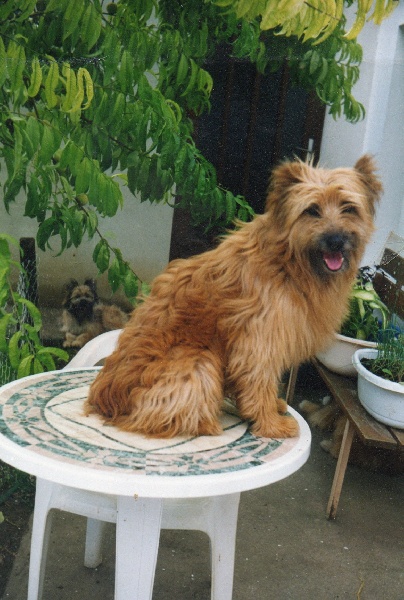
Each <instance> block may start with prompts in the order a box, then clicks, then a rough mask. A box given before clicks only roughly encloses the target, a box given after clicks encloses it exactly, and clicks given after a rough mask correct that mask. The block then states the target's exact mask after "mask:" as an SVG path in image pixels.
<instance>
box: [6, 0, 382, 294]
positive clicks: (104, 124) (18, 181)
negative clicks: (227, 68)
mask: <svg viewBox="0 0 404 600" xmlns="http://www.w3.org/2000/svg"><path fill="white" fill-rule="evenodd" d="M324 4H325V6H324ZM348 4H350V2H348ZM370 4H372V3H371V2H370V3H369V2H362V1H359V2H358V17H357V21H356V23H355V25H354V27H353V29H352V30H351V31H350V32H349V34H348V35H347V36H346V35H344V27H345V17H344V15H343V2H342V0H335V1H334V0H327V2H326V3H324V2H320V1H319V0H311V1H310V2H305V1H303V0H287V1H285V0H283V1H282V2H274V0H248V1H247V0H184V1H183V2H181V3H179V2H172V1H171V0H159V1H158V2H156V1H155V0H118V1H117V2H116V3H115V2H110V3H103V2H102V1H101V0H5V1H4V2H3V3H2V4H1V6H0V106H1V115H0V158H2V159H3V164H4V167H5V172H6V180H5V183H4V189H3V197H4V203H5V207H6V209H7V210H11V204H12V203H13V202H14V200H15V199H16V197H17V195H18V194H19V193H20V192H23V193H24V196H25V198H26V204H25V215H26V216H27V217H30V218H32V219H35V220H36V221H37V223H38V232H37V243H38V246H39V247H40V248H41V249H43V250H45V249H46V248H49V247H53V248H55V246H56V248H57V249H58V251H59V252H63V251H64V250H65V249H66V248H69V247H70V246H76V247H77V246H79V245H80V244H81V242H82V240H83V238H85V237H87V238H90V239H92V238H94V237H96V238H97V240H98V241H97V244H96V247H95V251H94V255H93V258H94V261H95V263H96V265H97V266H98V269H99V271H100V272H107V273H108V279H109V281H110V283H111V286H112V289H113V290H114V291H115V290H116V289H118V288H119V286H121V285H122V286H123V288H124V291H125V292H126V294H127V295H128V296H129V297H134V296H135V295H136V291H137V286H138V281H137V277H136V275H135V273H134V272H133V271H132V269H131V267H130V265H129V263H128V262H127V261H126V260H125V259H124V257H123V254H122V252H121V250H120V249H119V248H115V247H111V246H110V243H109V242H108V240H107V239H105V238H103V237H102V235H101V233H100V230H99V228H98V223H99V220H100V219H104V218H106V217H109V218H111V217H113V216H114V215H115V214H116V212H117V211H118V210H119V209H120V208H121V206H122V203H123V198H122V191H121V185H122V184H124V185H125V184H126V185H127V186H128V188H129V190H130V191H131V192H132V193H133V194H134V195H137V196H138V197H139V198H140V199H141V201H148V202H152V203H153V202H169V201H171V200H174V201H176V202H177V203H179V205H180V206H183V207H186V208H188V209H189V210H190V213H191V215H192V219H193V221H194V223H196V224H201V223H203V224H204V226H205V227H208V228H209V227H213V226H218V225H219V226H221V227H228V226H229V225H230V224H231V223H232V222H233V220H234V219H235V218H238V219H241V220H248V219H250V218H252V217H253V211H252V209H251V207H250V206H249V205H248V202H247V201H246V200H245V199H244V198H243V197H241V196H234V195H233V194H232V193H231V192H230V191H228V190H225V189H222V187H221V186H220V185H218V182H217V180H216V172H215V169H214V168H213V166H212V165H211V164H210V163H209V162H208V161H207V160H206V159H205V157H204V156H203V155H202V154H201V152H200V151H199V150H198V148H197V147H196V146H195V143H194V141H193V139H192V132H193V116H195V115H198V114H200V113H202V112H203V111H206V110H209V107H210V93H211V90H212V86H213V81H212V77H211V75H210V74H209V72H208V71H207V70H206V69H205V68H204V65H205V64H206V59H207V58H208V57H209V56H211V55H212V54H213V52H214V51H215V49H216V48H217V46H218V45H219V44H223V43H225V44H227V45H230V46H231V48H232V53H233V55H234V56H236V57H239V58H248V59H249V60H251V61H253V62H254V63H256V65H257V68H258V69H259V70H260V71H262V72H264V71H265V70H266V69H272V70H276V69H278V68H280V66H281V65H282V64H284V62H285V61H287V62H288V63H289V65H290V71H291V75H292V78H293V79H294V81H295V82H296V83H299V84H300V85H304V86H306V87H307V88H310V89H315V90H316V91H317V94H318V95H319V97H320V98H321V100H322V101H323V102H325V103H327V104H329V106H330V111H331V113H332V114H333V115H334V116H335V117H337V116H340V115H342V114H344V115H345V116H346V117H347V118H348V119H349V120H351V121H357V120H358V119H360V118H361V117H362V116H363V107H362V106H361V105H360V104H359V103H358V102H357V101H356V100H355V99H354V97H353V95H352V86H353V85H354V83H355V82H356V80H357V78H358V73H359V63H360V60H361V49H360V46H359V45H358V44H357V42H356V41H355V39H354V38H355V35H356V34H357V32H358V31H359V29H360V27H359V26H360V24H361V23H362V20H363V17H364V15H365V16H366V15H367V14H368V12H369V10H370ZM392 6H393V3H392V2H391V1H390V0H388V2H387V3H386V4H385V2H380V0H376V5H375V11H374V14H373V18H374V20H375V21H376V22H380V19H381V18H382V17H383V16H385V15H386V14H388V12H389V11H390V9H391V8H392ZM119 182H120V183H119Z"/></svg>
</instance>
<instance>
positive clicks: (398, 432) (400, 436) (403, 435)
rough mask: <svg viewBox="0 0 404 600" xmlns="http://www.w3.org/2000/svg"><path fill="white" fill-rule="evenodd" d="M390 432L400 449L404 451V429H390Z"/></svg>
mask: <svg viewBox="0 0 404 600" xmlns="http://www.w3.org/2000/svg"><path fill="white" fill-rule="evenodd" d="M390 431H391V433H392V435H393V436H394V437H395V438H396V440H397V443H398V446H399V449H400V450H401V451H404V429H396V428H395V427H390Z"/></svg>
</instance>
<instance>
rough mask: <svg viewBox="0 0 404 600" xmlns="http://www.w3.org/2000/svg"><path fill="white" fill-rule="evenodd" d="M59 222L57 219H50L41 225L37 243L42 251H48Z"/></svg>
mask: <svg viewBox="0 0 404 600" xmlns="http://www.w3.org/2000/svg"><path fill="white" fill-rule="evenodd" d="M56 223H57V221H56V219H55V217H49V218H48V219H46V220H45V221H43V223H41V224H40V226H39V228H38V232H37V234H36V243H37V244H38V247H39V248H40V249H41V250H44V251H45V250H46V247H47V245H48V243H49V239H50V238H51V237H52V235H53V234H54V233H55V225H56Z"/></svg>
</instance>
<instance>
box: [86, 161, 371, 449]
mask: <svg viewBox="0 0 404 600" xmlns="http://www.w3.org/2000/svg"><path fill="white" fill-rule="evenodd" d="M380 193H381V184H380V181H379V179H378V178H377V177H376V176H375V174H374V165H373V162H372V160H371V159H370V157H368V156H364V157H362V158H361V159H360V160H359V161H358V162H357V164H356V165H355V168H353V169H335V170H325V169H318V168H313V167H311V166H309V165H308V164H305V163H302V162H298V161H297V162H291V163H285V164H283V165H281V166H279V167H277V168H276V169H275V170H274V173H273V177H272V181H271V185H270V191H269V194H268V199H267V206H266V209H267V210H266V212H265V214H263V215H260V216H257V217H256V218H255V219H254V220H253V221H252V222H250V223H247V224H243V225H240V228H239V229H238V230H237V231H235V232H234V233H232V234H230V235H228V236H227V237H226V238H225V239H224V240H223V241H222V242H221V244H220V245H219V246H218V247H217V248H216V249H214V250H211V251H209V252H207V253H205V254H201V255H199V256H195V257H193V258H190V259H186V260H176V261H173V262H172V263H170V264H169V265H168V267H167V269H166V270H165V271H164V272H163V273H162V274H161V275H160V276H158V277H157V278H156V279H155V281H154V283H153V285H152V289H151V293H150V296H149V297H148V298H147V299H145V301H144V303H143V304H142V305H141V306H140V307H138V308H137V309H136V310H135V311H134V313H133V315H132V317H131V319H130V321H129V323H128V324H127V326H126V327H125V329H124V331H123V333H122V334H121V336H120V339H119V344H118V348H117V349H116V351H115V352H114V353H113V354H112V355H111V356H110V357H109V358H108V359H107V360H106V363H105V366H104V368H103V369H102V371H101V372H100V374H99V375H98V377H97V378H96V380H95V382H94V383H93V385H92V387H91V390H90V394H89V398H88V400H87V402H86V411H87V413H89V412H98V413H100V414H101V415H103V416H104V417H105V419H106V420H107V421H108V422H109V423H111V424H114V425H117V426H118V427H120V428H122V429H125V430H128V431H136V432H139V433H144V434H146V435H148V436H158V437H173V436H175V435H178V434H190V435H218V434H220V432H221V426H220V423H219V414H220V409H221V405H222V400H223V394H224V392H225V393H229V394H231V395H232V396H233V397H234V398H235V401H236V404H237V407H238V410H239V412H240V414H241V416H242V417H243V418H244V419H246V420H250V421H252V422H253V429H252V430H253V432H254V433H255V434H256V435H260V436H265V437H281V438H283V437H293V436H295V435H297V433H298V425H297V423H296V421H295V419H294V418H293V417H291V416H287V415H285V414H284V413H285V411H286V403H285V401H284V400H281V399H278V394H277V392H278V381H279V379H280V377H281V375H282V373H283V371H285V370H286V369H288V368H289V367H290V366H291V365H297V364H299V363H300V362H302V361H304V360H306V359H308V358H309V357H310V356H312V355H314V354H315V353H316V352H317V351H318V350H319V349H320V348H322V347H324V346H326V345H327V342H329V340H330V339H331V338H332V336H333V334H334V332H335V331H337V330H338V329H339V326H340V324H341V321H342V319H343V318H344V316H345V314H346V312H347V305H348V295H349V291H350V288H351V284H352V282H353V280H354V278H355V276H356V272H357V269H358V264H359V261H360V259H361V256H362V253H363V250H364V247H365V244H366V242H367V240H368V239H369V236H370V234H371V232H372V231H373V214H374V203H375V201H376V200H377V199H378V197H379V195H380Z"/></svg>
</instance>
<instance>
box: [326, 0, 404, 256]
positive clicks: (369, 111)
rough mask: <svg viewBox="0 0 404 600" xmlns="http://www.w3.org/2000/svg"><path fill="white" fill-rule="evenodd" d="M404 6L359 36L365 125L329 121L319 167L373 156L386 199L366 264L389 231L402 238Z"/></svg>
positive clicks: (377, 252)
mask: <svg viewBox="0 0 404 600" xmlns="http://www.w3.org/2000/svg"><path fill="white" fill-rule="evenodd" d="M403 23H404V5H403V3H400V5H399V6H398V8H397V9H396V10H395V12H394V13H393V14H392V15H391V16H390V17H389V18H388V19H387V20H386V21H384V22H383V23H382V25H381V26H379V27H377V26H375V25H374V24H373V23H368V24H367V25H366V26H365V28H364V29H363V31H362V32H361V34H360V36H359V38H358V39H359V42H360V43H361V45H362V47H363V50H364V59H363V63H362V65H361V75H360V79H359V81H358V83H357V84H356V86H355V90H354V95H355V97H356V98H357V99H358V100H360V101H361V102H362V104H363V105H364V106H365V109H366V117H365V119H364V120H363V121H361V122H359V123H356V124H350V123H347V122H346V121H344V119H339V120H338V121H334V120H333V119H332V118H331V117H330V116H327V117H326V120H325V126H324V134H323V140H322V145H321V154H320V162H321V164H323V165H325V166H328V167H337V166H353V165H354V163H355V162H356V160H357V159H358V158H359V157H360V156H361V155H362V154H365V153H370V154H372V155H374V157H375V159H376V162H377V165H378V170H379V174H380V176H381V178H382V181H383V186H384V194H383V198H382V201H381V203H380V205H379V208H378V210H377V215H376V232H375V234H374V236H373V239H372V241H371V243H370V244H369V246H368V249H367V252H366V255H365V257H364V261H363V262H364V264H372V263H374V262H376V261H377V259H378V257H379V255H380V251H381V249H382V247H383V245H384V242H385V240H386V238H387V236H388V234H389V232H390V231H391V230H393V231H395V232H396V233H398V234H399V235H401V236H403V237H404V32H403V29H402V28H400V26H401V25H402V24H403Z"/></svg>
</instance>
